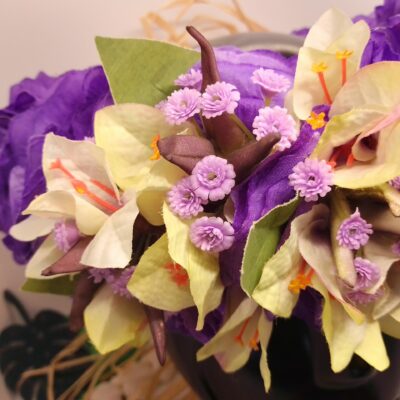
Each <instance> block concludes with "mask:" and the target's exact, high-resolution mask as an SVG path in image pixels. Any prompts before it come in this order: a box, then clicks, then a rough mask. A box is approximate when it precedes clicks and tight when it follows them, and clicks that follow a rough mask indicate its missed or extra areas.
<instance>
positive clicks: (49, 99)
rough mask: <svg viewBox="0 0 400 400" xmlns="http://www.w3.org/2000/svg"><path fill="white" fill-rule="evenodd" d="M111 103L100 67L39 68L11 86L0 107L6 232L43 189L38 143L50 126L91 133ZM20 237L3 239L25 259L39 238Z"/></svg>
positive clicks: (77, 135)
mask: <svg viewBox="0 0 400 400" xmlns="http://www.w3.org/2000/svg"><path fill="white" fill-rule="evenodd" d="M111 103H112V99H111V94H110V92H109V87H108V83H107V79H106V77H105V76H104V72H103V69H102V68H101V67H95V68H90V69H87V70H83V71H70V72H67V73H65V74H63V75H61V76H59V77H56V78H52V77H49V76H48V75H46V74H44V73H40V74H39V75H38V76H37V77H36V78H35V79H25V80H23V81H22V82H21V83H19V84H17V85H15V86H14V87H13V88H12V89H11V93H10V104H9V105H8V107H7V108H5V109H3V110H0V185H1V186H0V229H1V230H2V231H3V232H5V233H6V234H7V233H8V230H9V229H10V227H11V226H12V225H14V224H15V223H17V222H19V221H21V220H22V217H21V211H23V210H24V209H25V208H26V207H27V206H28V204H29V203H30V202H31V201H32V200H33V198H34V197H35V196H36V195H38V194H41V193H43V192H45V190H46V187H45V180H44V176H43V172H42V148H43V143H44V138H45V135H46V134H47V133H48V132H50V131H53V132H54V133H56V134H57V135H60V136H64V137H67V138H69V139H77V140H82V139H83V138H84V137H85V136H93V117H94V113H95V112H96V111H97V110H98V109H100V108H103V107H105V106H107V105H109V104H111ZM40 242H41V240H37V241H34V242H25V243H22V242H18V241H17V240H15V239H13V238H11V237H10V236H6V237H5V239H4V243H5V245H6V246H7V247H9V248H10V250H12V251H13V253H14V258H15V260H16V261H17V262H19V263H21V264H24V263H26V262H27V261H28V260H29V258H30V257H31V256H32V254H33V252H34V251H35V250H36V249H37V246H38V243H40Z"/></svg>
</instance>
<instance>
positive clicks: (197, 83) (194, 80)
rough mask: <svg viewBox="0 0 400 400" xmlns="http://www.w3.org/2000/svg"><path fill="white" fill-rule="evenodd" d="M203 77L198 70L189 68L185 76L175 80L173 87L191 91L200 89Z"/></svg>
mask: <svg viewBox="0 0 400 400" xmlns="http://www.w3.org/2000/svg"><path fill="white" fill-rule="evenodd" d="M202 80H203V75H202V73H201V71H200V70H198V69H194V68H191V69H190V71H189V72H187V73H186V74H182V75H179V76H178V78H177V79H176V80H175V82H174V83H175V85H177V86H180V87H187V88H191V89H196V90H199V91H200V89H201V83H202Z"/></svg>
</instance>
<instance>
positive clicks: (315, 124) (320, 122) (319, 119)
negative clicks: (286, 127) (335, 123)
mask: <svg viewBox="0 0 400 400" xmlns="http://www.w3.org/2000/svg"><path fill="white" fill-rule="evenodd" d="M307 122H308V123H309V124H310V125H311V128H312V129H313V130H314V131H315V130H317V129H320V128H323V127H324V126H325V124H326V122H325V113H324V112H320V113H319V114H316V113H315V112H314V111H311V115H310V116H309V117H308V118H307Z"/></svg>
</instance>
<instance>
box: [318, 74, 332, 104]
mask: <svg viewBox="0 0 400 400" xmlns="http://www.w3.org/2000/svg"><path fill="white" fill-rule="evenodd" d="M317 74H318V78H319V82H320V84H321V87H322V91H323V92H324V96H325V101H326V102H327V104H329V105H331V104H332V98H331V95H330V94H329V90H328V87H327V86H326V81H325V75H324V73H323V72H317Z"/></svg>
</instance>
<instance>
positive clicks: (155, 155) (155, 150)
mask: <svg viewBox="0 0 400 400" xmlns="http://www.w3.org/2000/svg"><path fill="white" fill-rule="evenodd" d="M159 141H160V135H156V136H154V137H153V139H152V141H151V143H150V147H151V148H152V150H153V155H152V156H151V157H150V160H152V161H155V160H159V159H160V150H159V149H158V142H159Z"/></svg>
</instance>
